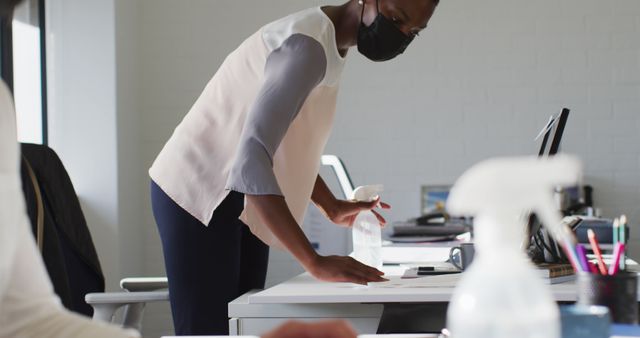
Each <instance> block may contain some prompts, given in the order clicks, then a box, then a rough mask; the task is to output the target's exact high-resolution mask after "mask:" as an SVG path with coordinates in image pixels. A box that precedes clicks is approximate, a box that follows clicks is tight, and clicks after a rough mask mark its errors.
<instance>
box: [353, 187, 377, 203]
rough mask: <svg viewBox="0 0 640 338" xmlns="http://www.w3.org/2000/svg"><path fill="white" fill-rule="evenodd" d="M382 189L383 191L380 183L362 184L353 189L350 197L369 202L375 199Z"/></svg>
mask: <svg viewBox="0 0 640 338" xmlns="http://www.w3.org/2000/svg"><path fill="white" fill-rule="evenodd" d="M382 191H384V186H383V185H382V184H374V185H364V186H361V187H357V188H356V189H355V190H354V191H353V196H352V199H354V200H356V201H359V202H371V201H373V200H375V199H376V198H377V197H378V196H379V195H380V193H381V192H382Z"/></svg>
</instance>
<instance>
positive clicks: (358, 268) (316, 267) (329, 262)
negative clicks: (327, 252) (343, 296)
mask: <svg viewBox="0 0 640 338" xmlns="http://www.w3.org/2000/svg"><path fill="white" fill-rule="evenodd" d="M305 268H306V270H307V271H308V272H309V273H310V274H311V275H313V276H314V277H315V278H317V279H319V280H322V281H326V282H350V283H356V284H363V285H367V283H368V282H385V281H387V279H385V278H384V277H382V276H384V272H382V271H380V270H378V269H375V268H372V267H370V266H368V265H364V264H362V263H360V262H358V261H357V260H355V259H353V258H351V257H348V256H320V255H318V256H316V257H315V259H314V260H313V262H312V263H311V264H310V265H309V266H308V267H305Z"/></svg>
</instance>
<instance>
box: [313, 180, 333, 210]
mask: <svg viewBox="0 0 640 338" xmlns="http://www.w3.org/2000/svg"><path fill="white" fill-rule="evenodd" d="M311 200H312V201H313V203H314V204H315V205H316V206H317V207H318V209H320V211H322V213H323V214H324V215H325V216H326V217H327V218H328V219H331V217H332V216H333V215H334V214H335V211H336V209H337V204H338V199H337V198H336V197H335V196H334V195H333V193H332V192H331V190H330V189H329V187H328V186H327V184H326V183H325V182H324V180H323V179H322V177H320V175H318V177H317V178H316V183H315V184H314V186H313V193H312V194H311Z"/></svg>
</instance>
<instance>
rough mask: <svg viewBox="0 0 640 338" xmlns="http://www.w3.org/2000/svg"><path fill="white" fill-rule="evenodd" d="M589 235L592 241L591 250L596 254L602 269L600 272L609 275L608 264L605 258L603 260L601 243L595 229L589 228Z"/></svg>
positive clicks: (590, 241)
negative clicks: (599, 243)
mask: <svg viewBox="0 0 640 338" xmlns="http://www.w3.org/2000/svg"><path fill="white" fill-rule="evenodd" d="M587 236H589V243H591V250H593V253H594V254H595V255H596V260H597V261H598V269H599V270H600V274H602V275H605V276H606V275H608V271H607V265H606V264H604V260H602V251H600V245H598V239H597V238H596V234H595V233H594V232H593V230H591V229H589V230H587Z"/></svg>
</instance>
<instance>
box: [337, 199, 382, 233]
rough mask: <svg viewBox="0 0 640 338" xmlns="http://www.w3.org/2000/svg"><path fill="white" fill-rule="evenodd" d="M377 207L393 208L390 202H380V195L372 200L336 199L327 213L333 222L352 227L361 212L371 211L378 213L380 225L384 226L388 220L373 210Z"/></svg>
mask: <svg viewBox="0 0 640 338" xmlns="http://www.w3.org/2000/svg"><path fill="white" fill-rule="evenodd" d="M377 207H380V208H382V209H391V206H390V205H389V204H387V203H383V202H380V197H378V198H377V199H375V200H373V201H371V202H356V201H344V200H335V202H334V203H333V206H332V208H331V210H327V211H326V212H325V213H326V216H327V218H328V219H329V220H331V222H333V223H335V224H337V225H341V226H344V227H351V226H352V225H353V222H354V221H355V220H356V217H357V216H358V214H359V213H360V212H362V211H371V212H372V213H373V214H374V215H376V218H377V219H378V222H380V226H383V227H384V226H385V225H386V224H387V221H386V220H385V219H384V217H382V216H381V215H380V214H379V213H378V212H377V211H375V210H373V209H375V208H377Z"/></svg>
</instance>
